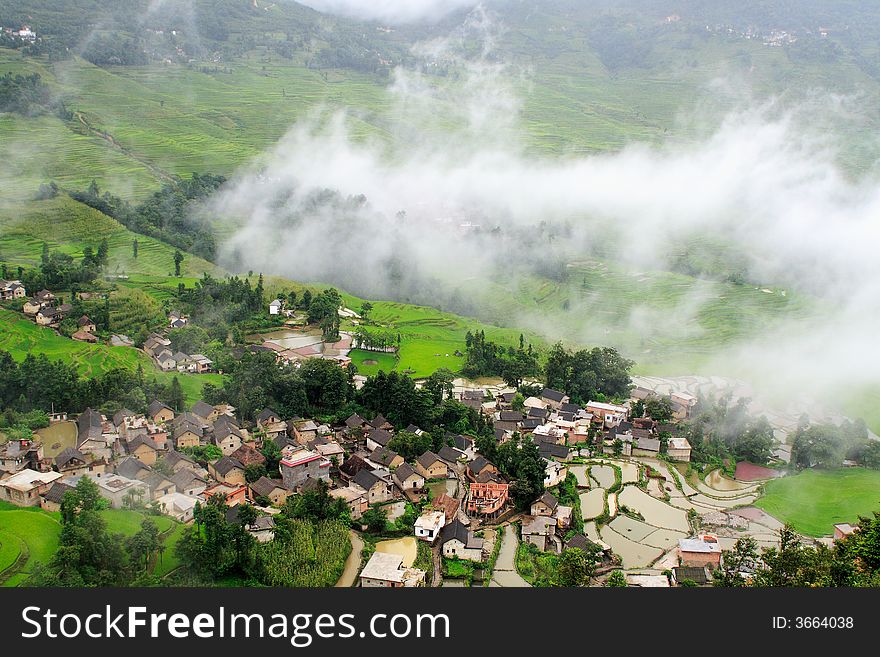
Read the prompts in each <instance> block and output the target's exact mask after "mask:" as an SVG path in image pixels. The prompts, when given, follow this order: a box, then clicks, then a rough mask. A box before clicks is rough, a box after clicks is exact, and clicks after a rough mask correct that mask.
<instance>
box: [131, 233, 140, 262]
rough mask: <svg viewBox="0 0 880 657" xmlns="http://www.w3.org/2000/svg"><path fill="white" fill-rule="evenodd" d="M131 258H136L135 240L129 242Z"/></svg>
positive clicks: (136, 246) (136, 245) (136, 247)
mask: <svg viewBox="0 0 880 657" xmlns="http://www.w3.org/2000/svg"><path fill="white" fill-rule="evenodd" d="M131 257H132V258H134V259H135V260H137V257H138V241H137V238H135V239H133V240H132V241H131Z"/></svg>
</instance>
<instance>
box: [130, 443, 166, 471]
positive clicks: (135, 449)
mask: <svg viewBox="0 0 880 657" xmlns="http://www.w3.org/2000/svg"><path fill="white" fill-rule="evenodd" d="M127 449H128V453H129V454H130V455H131V456H133V457H135V458H136V459H137V460H138V461H140V462H141V463H143V464H144V465H149V466H151V465H153V464H155V463H156V458H157V456H158V451H159V450H158V448H157V447H156V443H154V442H153V440H152V439H151V438H148V437H147V436H136V437H135V438H134V439H133V440H131V441H130V442H129V443H128V444H127Z"/></svg>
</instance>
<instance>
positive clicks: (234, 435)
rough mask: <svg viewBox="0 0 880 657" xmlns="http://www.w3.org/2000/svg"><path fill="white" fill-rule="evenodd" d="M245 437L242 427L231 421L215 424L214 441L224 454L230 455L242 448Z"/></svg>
mask: <svg viewBox="0 0 880 657" xmlns="http://www.w3.org/2000/svg"><path fill="white" fill-rule="evenodd" d="M243 439H244V436H243V434H242V432H241V429H239V428H238V427H236V426H235V425H234V424H232V423H231V422H218V423H216V424H215V425H214V437H213V443H214V444H215V445H216V446H217V447H219V448H220V451H222V452H223V455H224V456H229V455H230V454H232V453H233V452H235V451H236V450H238V449H240V448H241V446H242V441H243ZM254 451H256V450H254ZM264 460H265V457H264Z"/></svg>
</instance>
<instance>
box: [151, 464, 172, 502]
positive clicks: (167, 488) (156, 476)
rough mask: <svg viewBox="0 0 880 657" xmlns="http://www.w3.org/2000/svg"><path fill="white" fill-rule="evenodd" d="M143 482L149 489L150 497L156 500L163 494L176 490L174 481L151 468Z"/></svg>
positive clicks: (169, 493)
mask: <svg viewBox="0 0 880 657" xmlns="http://www.w3.org/2000/svg"><path fill="white" fill-rule="evenodd" d="M143 482H144V483H145V484H146V485H147V488H149V489H150V498H151V499H153V500H157V499H159V498H160V497H163V496H164V495H171V494H172V493H176V492H177V487H176V486H175V485H174V482H173V481H171V480H170V479H168V478H167V477H166V476H165V475H163V474H162V473H161V472H156V471H155V470H153V471H152V472H150V473H149V474H148V475H147V476H146V477H145V478H144V479H143Z"/></svg>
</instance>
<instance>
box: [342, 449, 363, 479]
mask: <svg viewBox="0 0 880 657" xmlns="http://www.w3.org/2000/svg"><path fill="white" fill-rule="evenodd" d="M364 468H366V469H367V470H369V469H371V466H370V464H369V463H367V462H366V461H365V460H364V459H363V458H361V457H360V456H358V455H357V454H352V455H351V456H349V457H348V458H347V459H345V461H343V463H342V465H340V466H339V474H341V475H342V477H343V479H348V480H350V479H352V478H353V477H354V476H355V475H356V474H357V473H358V472H359V471H360V470H363V469H364Z"/></svg>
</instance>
